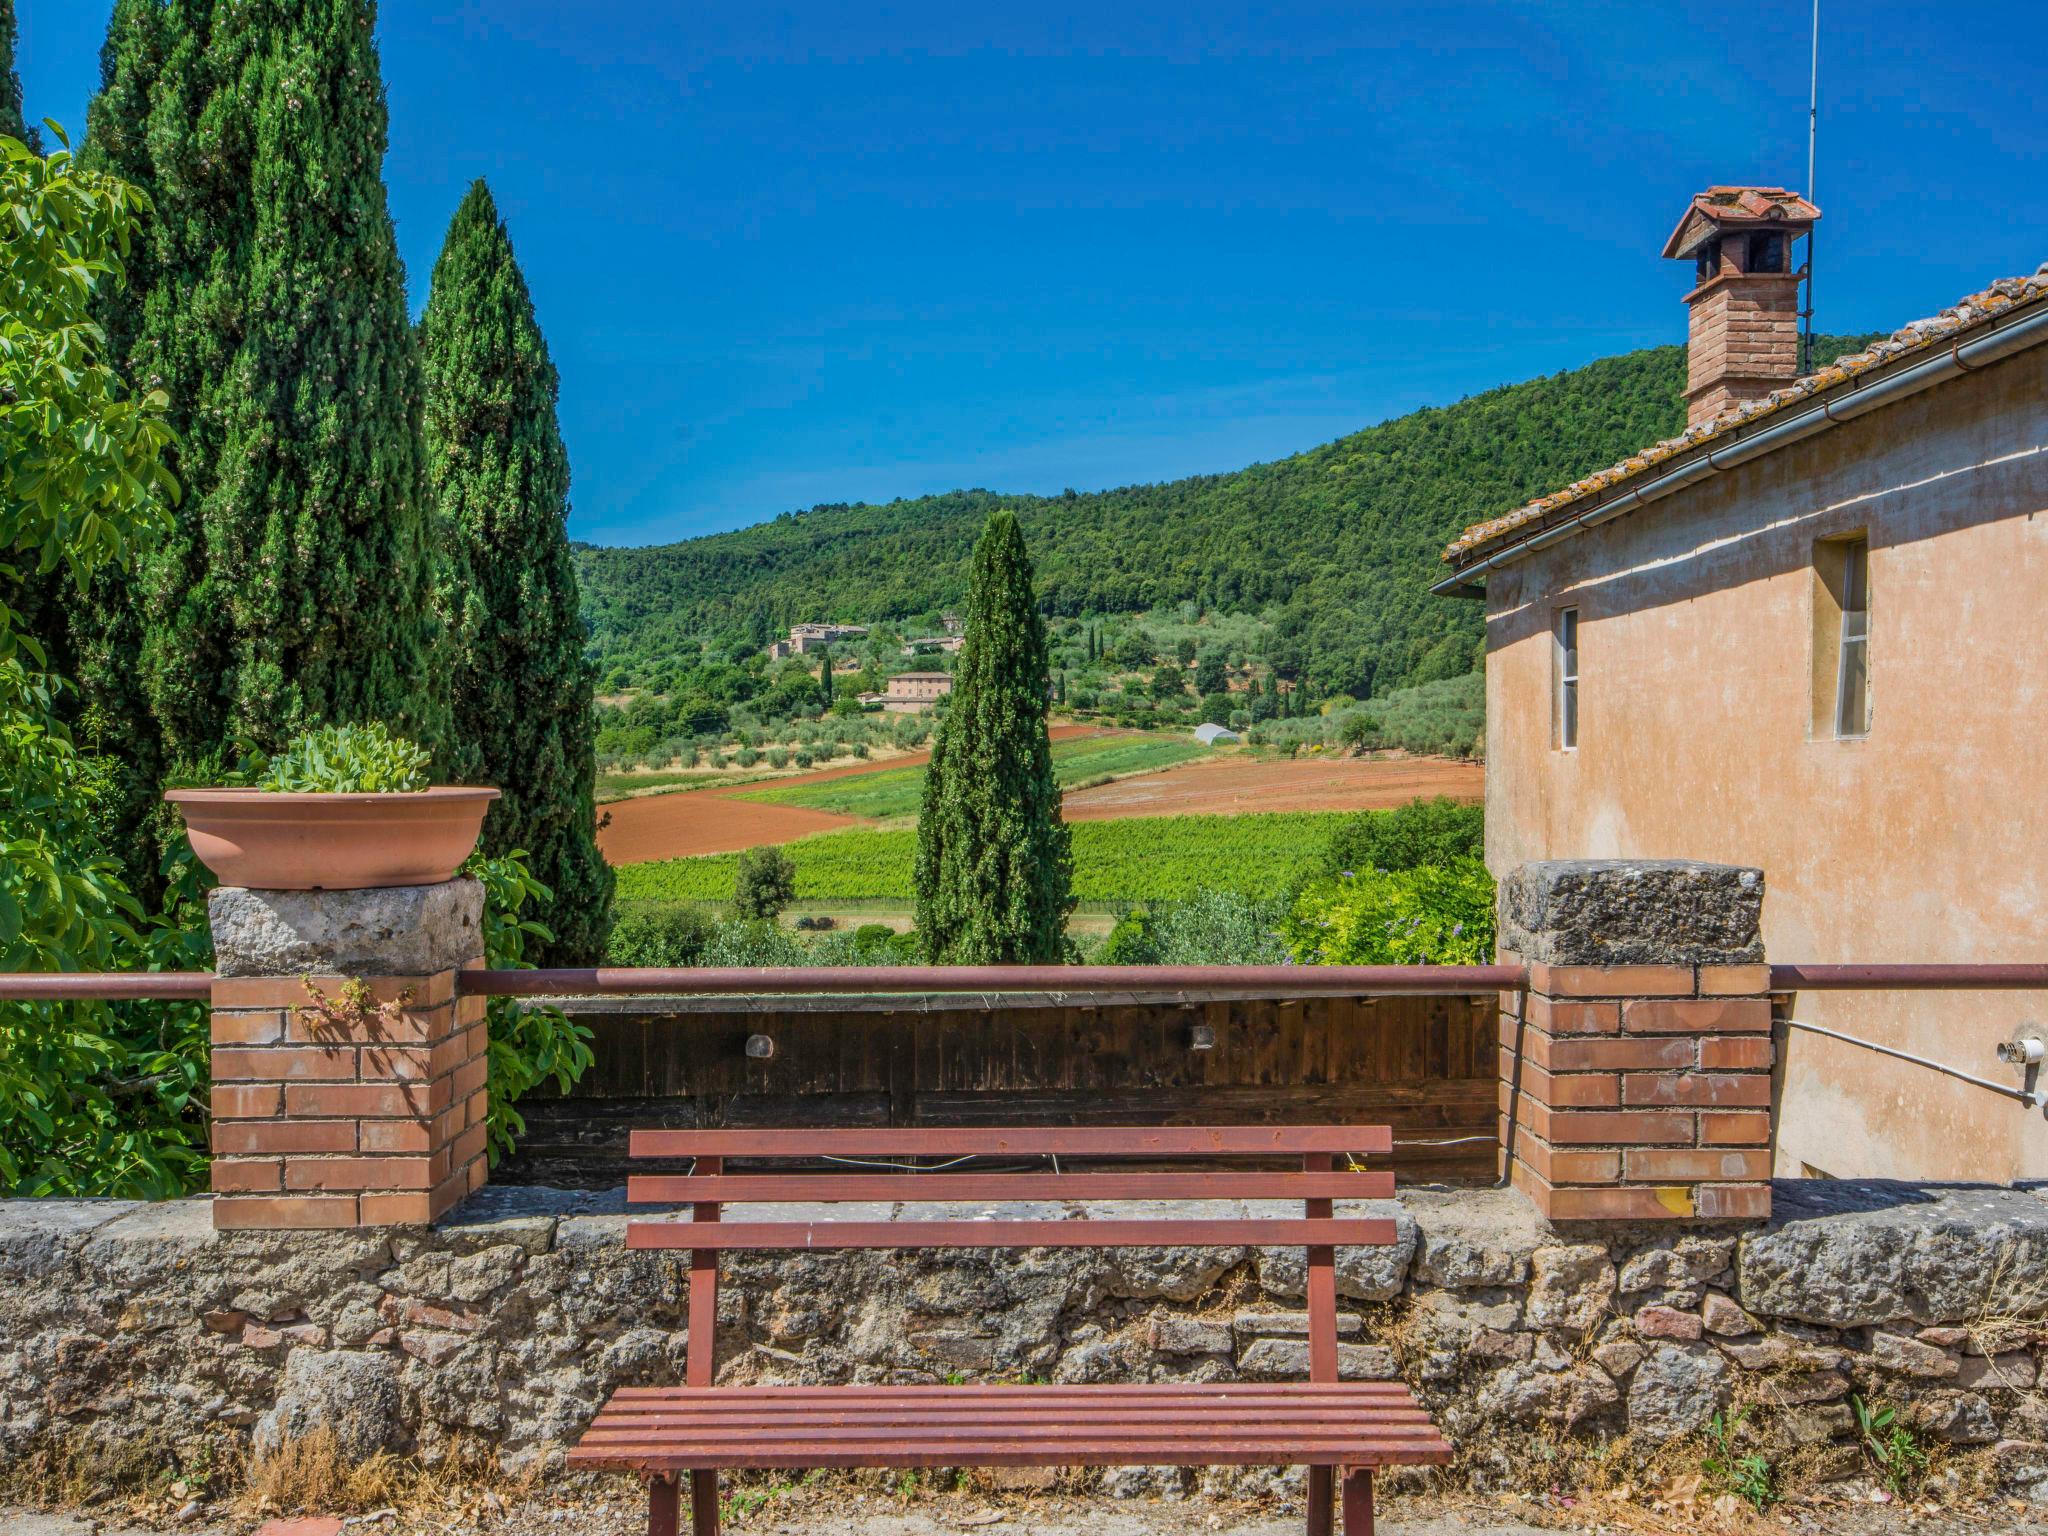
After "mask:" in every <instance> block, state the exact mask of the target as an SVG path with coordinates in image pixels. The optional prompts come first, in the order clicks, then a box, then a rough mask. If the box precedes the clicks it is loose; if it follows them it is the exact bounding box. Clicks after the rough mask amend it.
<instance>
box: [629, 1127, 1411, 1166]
mask: <svg viewBox="0 0 2048 1536" xmlns="http://www.w3.org/2000/svg"><path fill="white" fill-rule="evenodd" d="M628 1146H629V1149H630V1151H631V1153H632V1155H633V1156H634V1157H729V1158H739V1157H789V1158H815V1157H994V1156H1002V1157H1044V1156H1048V1155H1055V1156H1060V1157H1272V1156H1291V1155H1298V1154H1300V1153H1303V1152H1355V1153H1361V1154H1372V1153H1377V1154H1379V1155H1381V1156H1384V1155H1385V1154H1387V1153H1389V1152H1391V1151H1393V1150H1394V1133H1393V1131H1392V1129H1391V1128H1390V1127H1388V1126H1384V1125H1197V1126H1178V1125H1162V1126H1125V1125H1117V1126H1107V1125H1102V1126H1097V1125H1054V1126H1013V1127H967V1126H962V1127H952V1126H948V1127H937V1126H906V1127H902V1128H896V1129H884V1128H882V1127H879V1126H863V1127H859V1128H855V1129H847V1130H812V1129H808V1128H807V1129H803V1130H716V1131H634V1132H633V1133H632V1134H631V1136H630V1137H629V1138H628Z"/></svg>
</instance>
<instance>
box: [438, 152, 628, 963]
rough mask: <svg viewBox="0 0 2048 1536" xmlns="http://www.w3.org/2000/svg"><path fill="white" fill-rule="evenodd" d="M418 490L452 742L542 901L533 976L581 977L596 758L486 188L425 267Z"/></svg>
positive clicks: (531, 388) (564, 496)
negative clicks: (430, 528)
mask: <svg viewBox="0 0 2048 1536" xmlns="http://www.w3.org/2000/svg"><path fill="white" fill-rule="evenodd" d="M420 356H421V361H422V364H423V366H424V369H425V374H426V444H427V477H428V481H429V484H430V486H431V488H432V493H433V500H434V505H435V508H436V510H437V512H438V513H439V516H440V519H441V525H442V527H443V529H444V530H445V536H446V537H447V538H448V539H449V540H450V541H451V544H452V546H453V547H452V554H453V559H451V561H450V562H449V568H450V571H451V573H452V575H453V577H454V579H455V580H456V581H457V582H458V583H459V591H460V594H461V601H460V602H449V603H446V604H445V605H444V606H446V607H448V608H449V609H450V610H451V611H453V612H455V613H456V614H457V621H456V623H455V625H454V637H453V647H452V648H453V650H454V653H455V654H454V658H453V667H452V672H451V681H452V683H453V705H454V720H453V738H454V741H455V742H456V743H457V745H458V747H459V748H460V749H461V750H463V751H465V752H467V753H469V754H471V755H470V757H469V760H468V762H467V763H466V764H465V766H466V767H468V768H469V769H470V771H471V772H473V773H474V774H475V775H476V776H478V777H479V778H481V779H482V780H483V782H485V783H490V784H495V785H497V786H498V788H499V789H501V790H502V791H503V792H504V798H503V799H501V800H500V801H499V802H498V803H497V805H495V806H493V807H492V809H491V814H490V818H489V819H488V820H487V821H486V822H485V824H484V847H485V849H486V851H488V852H491V853H502V852H505V851H508V850H510V849H513V848H524V849H525V850H526V851H527V852H528V853H529V854H530V855H532V860H531V862H532V868H533V872H534V874H535V875H536V876H538V877H539V878H540V879H541V880H542V881H543V882H544V883H545V884H547V885H548V886H549V887H550V888H551V889H552V890H553V892H554V899H553V901H552V902H551V903H550V904H549V905H548V906H546V907H545V908H543V909H542V910H541V912H540V914H539V915H540V918H541V920H542V921H543V922H544V923H546V924H547V926H548V927H549V928H550V929H551V930H552V931H553V933H554V935H555V941H554V943H553V944H551V945H545V946H539V949H540V951H541V952H542V958H541V960H540V963H541V964H550V963H567V962H570V961H577V960H580V961H586V962H591V961H595V960H596V959H597V957H598V956H599V955H600V954H601V952H602V951H603V948H604V939H605V934H606V933H607V931H608V930H609V928H610V926H611V900H612V871H611V866H610V865H608V864H606V863H605V861H604V858H603V856H602V855H601V854H599V853H598V851H597V844H596V841H595V830H596V825H597V817H596V811H595V808H594V805H593V803H592V802H593V795H594V789H595V782H594V781H595V776H596V770H597V759H596V756H595V752H594V747H593V741H594V738H595V734H596V724H595V719H594V716H593V714H592V706H591V692H592V687H593V683H594V680H595V679H594V674H593V670H592V668H591V665H590V663H589V661H588V660H587V659H586V658H585V656H584V653H583V624H582V620H581V619H580V618H579V617H578V611H577V592H576V572H575V568H574V567H573V566H572V565H571V564H570V561H569V535H568V519H569V454H568V450H567V448H565V447H564V446H563V443H562V433H561V428H560V426H559V425H558V423H557V421H556V416H555V404H556V400H557V397H558V395H559V393H560V385H559V381H558V379H557V377H556V374H555V366H554V364H553V363H552V362H551V361H549V359H548V349H547V343H546V341H545V340H544V339H543V338H542V336H541V332H540V324H539V322H538V321H537V320H536V319H535V318H534V313H533V299H532V296H531V295H530V294H529V293H528V292H527V287H526V278H525V276H524V275H523V274H522V273H521V272H520V270H519V263H518V260H517V259H516V258H515V257H514V255H513V253H512V240H511V236H510V235H509V234H508V233H507V231H506V228H505V224H504V221H503V220H502V219H500V218H499V217H498V209H497V204H496V203H495V202H494V201H493V200H492V198H491V191H490V188H489V187H487V186H486V185H484V183H483V182H481V181H478V182H476V183H475V184H474V185H472V186H471V187H470V189H469V193H468V195H467V196H466V197H464V198H463V200H462V204H461V206H460V207H458V208H457V209H456V210H455V217H454V219H453V221H452V222H451V223H450V224H449V226H448V238H447V240H446V242H445V243H444V244H443V245H442V247H441V256H440V259H439V260H438V261H436V262H435V263H434V286H433V291H432V294H431V295H430V297H429V298H428V300H427V307H426V313H425V314H424V315H423V316H422V317H421V320H420Z"/></svg>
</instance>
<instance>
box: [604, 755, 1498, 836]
mask: <svg viewBox="0 0 2048 1536" xmlns="http://www.w3.org/2000/svg"><path fill="white" fill-rule="evenodd" d="M1053 734H1054V735H1055V736H1056V737H1059V738H1061V739H1065V738H1066V737H1069V736H1081V735H1088V734H1092V733H1091V732H1090V731H1089V730H1088V729H1087V728H1085V727H1081V726H1061V727H1058V728H1056V729H1055V730H1054V732H1053ZM926 758H927V754H925V753H921V752H920V753H916V754H914V755H911V756H907V757H895V758H890V759H888V760H887V761H886V762H882V763H875V764H866V763H861V764H854V765H851V766H848V767H844V768H827V769H822V770H820V771H819V772H816V773H807V774H802V775H797V776H792V777H789V778H782V779H776V780H774V781H773V782H774V783H776V784H810V783H816V782H818V781H820V780H825V779H843V778H850V777H852V776H854V775H856V774H862V773H874V772H877V771H879V770H882V769H888V768H911V767H916V766H917V765H918V764H920V763H922V762H924V761H926ZM1485 786H1486V770H1485V769H1484V768H1482V767H1481V766H1480V765H1478V764H1477V763H1453V762H1448V761H1445V760H1443V759H1441V758H1433V757H1409V758H1379V759H1373V760H1366V759H1356V758H1330V759H1325V758H1296V759H1292V760H1289V759H1285V758H1252V757H1239V756H1236V755H1225V756H1221V757H1216V758H1209V759H1203V760H1199V761H1196V762H1192V763H1184V764H1182V765H1181V766H1179V767H1177V768H1168V769H1166V770H1164V771H1163V772H1160V773H1148V774H1143V775H1141V776H1139V777H1136V778H1129V779H1120V780H1118V781H1116V782H1115V783H1112V784H1099V785H1097V786H1096V787H1095V788H1093V789H1079V790H1073V791H1070V792H1069V793H1068V795H1067V797H1066V814H1067V818H1068V819H1069V820H1070V821H1107V820H1111V819H1114V818H1117V817H1126V816H1183V815H1191V814H1196V813H1201V814H1210V815H1214V814H1224V815H1232V814H1243V813H1245V812H1251V811H1369V810H1382V809H1385V808H1386V807H1388V806H1394V805H1404V804H1406V803H1407V802H1408V801H1410V800H1413V799H1415V798H1416V797H1417V796H1418V795H1422V796H1429V795H1449V796H1451V797H1452V798H1454V799H1458V800H1477V799H1479V798H1480V797H1481V796H1482V795H1483V794H1484V793H1485ZM759 787H761V786H760V785H759V784H758V783H756V784H741V785H734V786H732V787H730V788H726V789H695V790H687V791H682V792H678V793H674V794H665V795H647V796H643V797H642V798H640V799H637V800H618V801H614V802H612V803H611V804H609V805H606V806H604V807H603V808H602V810H603V812H604V814H607V815H609V816H610V817H611V821H610V824H609V825H607V826H606V827H605V828H604V829H603V830H601V831H600V832H599V833H598V834H597V842H598V846H599V847H600V848H602V849H603V850H604V855H605V857H606V858H608V859H610V860H611V861H612V863H614V864H638V863H642V862H645V861H646V860H649V859H673V858H680V857H683V856H684V855H687V854H697V853H734V852H737V851H738V850H740V849H742V848H753V847H756V846H758V845H760V844H763V843H788V842H794V841H795V840H796V839H797V838H800V837H808V836H809V835H810V834H811V833H813V832H829V831H833V830H835V829H837V828H840V827H858V826H865V825H869V823H867V822H865V821H864V820H863V819H862V818H861V817H858V816H841V815H838V814H836V813H834V812H831V811H819V810H812V809H810V808H809V807H806V806H796V805H761V804H757V803H756V802H754V801H751V800H741V799H738V798H736V797H737V796H739V795H741V794H743V793H745V792H746V791H747V790H748V789H755V788H759Z"/></svg>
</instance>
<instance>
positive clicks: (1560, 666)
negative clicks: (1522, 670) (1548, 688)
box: [1556, 608, 1579, 752]
mask: <svg viewBox="0 0 2048 1536" xmlns="http://www.w3.org/2000/svg"><path fill="white" fill-rule="evenodd" d="M1556 656H1557V744H1558V747H1559V748H1560V749H1561V750H1563V751H1566V752H1570V751H1573V750H1574V749H1575V748H1577V746H1578V744H1579V610H1578V609H1576V608H1560V609H1558V611H1557V651H1556Z"/></svg>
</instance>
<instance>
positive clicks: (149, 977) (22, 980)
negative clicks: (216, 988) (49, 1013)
mask: <svg viewBox="0 0 2048 1536" xmlns="http://www.w3.org/2000/svg"><path fill="white" fill-rule="evenodd" d="M212 995H213V972H211V971H90V972H88V971H41V972H32V973H30V974H27V975H17V976H0V1000H4V1001H34V1002H43V1001H47V1002H66V1001H75V1000H78V999H85V998H89V999H91V1000H93V1001H95V1002H175V1001H181V1000H184V999H188V998H193V999H197V1000H198V1001H200V1002H204V1001H206V999H207V998H209V997H211V996H212Z"/></svg>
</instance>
